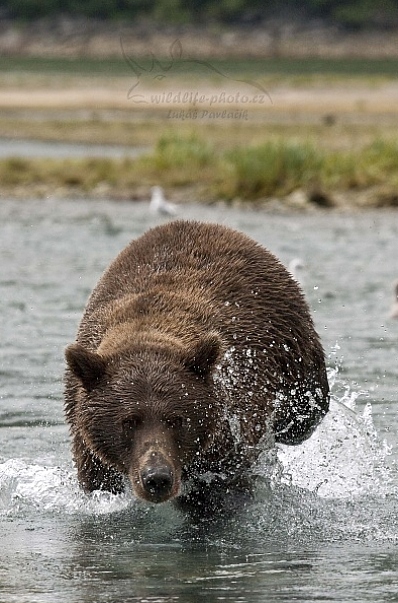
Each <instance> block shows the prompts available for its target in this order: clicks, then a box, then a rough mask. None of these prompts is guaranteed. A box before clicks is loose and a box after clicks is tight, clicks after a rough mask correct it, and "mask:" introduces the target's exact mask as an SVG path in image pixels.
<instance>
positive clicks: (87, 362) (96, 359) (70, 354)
mask: <svg viewBox="0 0 398 603" xmlns="http://www.w3.org/2000/svg"><path fill="white" fill-rule="evenodd" d="M65 358H66V362H67V363H68V366H69V368H70V370H71V371H72V373H73V374H74V375H75V377H77V378H78V379H80V381H81V382H82V384H83V386H84V387H85V388H86V389H87V390H90V389H92V388H93V387H94V386H95V385H96V384H97V383H98V381H99V380H100V379H101V377H102V376H103V375H104V373H105V370H106V360H104V358H102V357H101V356H100V355H99V354H96V353H95V352H90V350H87V349H86V348H84V347H83V346H82V345H80V344H78V343H74V344H72V345H70V346H68V347H67V348H66V350H65Z"/></svg>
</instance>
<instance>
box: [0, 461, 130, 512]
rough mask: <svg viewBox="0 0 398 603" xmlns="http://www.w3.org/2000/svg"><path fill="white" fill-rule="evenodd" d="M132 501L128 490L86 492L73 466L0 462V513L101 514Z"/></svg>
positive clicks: (121, 507) (116, 509) (119, 509)
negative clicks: (70, 468) (78, 480)
mask: <svg viewBox="0 0 398 603" xmlns="http://www.w3.org/2000/svg"><path fill="white" fill-rule="evenodd" d="M131 502H132V498H131V495H129V494H128V493H126V494H125V495H118V496H116V495H113V494H110V493H107V492H95V493H94V494H93V495H91V496H88V495H86V494H84V492H83V491H82V490H81V489H80V488H79V485H78V482H77V478H76V476H75V472H74V471H73V470H68V469H66V468H61V467H43V466H41V465H35V464H28V463H26V462H24V461H21V460H18V459H11V460H8V461H6V462H4V463H1V464H0V515H18V514H19V513H24V512H25V511H27V510H29V509H30V510H32V509H35V510H38V511H44V512H47V511H52V512H60V513H67V514H76V513H81V514H89V515H101V514H104V513H113V512H116V511H121V510H123V509H125V508H126V507H127V506H128V505H129V504H131Z"/></svg>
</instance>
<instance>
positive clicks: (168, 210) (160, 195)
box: [149, 186, 177, 216]
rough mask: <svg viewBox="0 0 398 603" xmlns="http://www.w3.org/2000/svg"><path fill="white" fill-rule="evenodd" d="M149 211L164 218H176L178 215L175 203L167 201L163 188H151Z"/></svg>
mask: <svg viewBox="0 0 398 603" xmlns="http://www.w3.org/2000/svg"><path fill="white" fill-rule="evenodd" d="M149 209H150V210H151V212H153V213H154V214H161V215H163V216H175V215H176V213H177V208H176V206H175V205H174V203H170V201H167V200H166V198H165V196H164V192H163V189H162V187H161V186H153V187H152V188H151V201H150V203H149Z"/></svg>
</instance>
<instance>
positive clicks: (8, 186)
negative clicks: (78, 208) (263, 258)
mask: <svg viewBox="0 0 398 603" xmlns="http://www.w3.org/2000/svg"><path fill="white" fill-rule="evenodd" d="M198 174H200V183H198ZM155 182H156V183H157V184H160V185H162V186H164V187H166V188H168V187H170V188H175V187H194V188H196V190H197V191H199V192H200V195H201V197H202V198H203V199H204V198H207V199H208V200H215V199H225V200H233V199H240V200H243V201H255V200H257V199H263V200H265V199H267V198H270V197H283V196H286V195H289V194H290V193H292V192H294V191H297V190H301V191H305V192H306V193H308V195H309V198H312V199H313V200H314V202H316V203H318V204H319V205H326V206H328V205H329V201H328V200H329V199H330V198H333V195H334V193H336V192H345V193H346V192H347V191H362V190H365V189H366V188H369V187H376V186H382V188H383V194H386V193H387V195H390V196H389V199H390V204H391V205H397V204H398V196H397V193H396V191H397V189H398V143H397V141H395V140H394V141H390V140H383V139H375V140H374V141H373V142H372V143H371V144H367V145H365V146H364V147H363V148H362V149H360V150H357V151H355V152H354V151H353V150H332V149H319V148H318V147H317V146H316V145H314V144H313V143H311V142H295V141H291V140H290V141H289V140H285V139H274V140H267V141H266V142H264V143H262V144H259V145H256V146H236V147H235V148H234V149H233V150H225V149H217V148H216V147H213V146H211V145H209V143H208V142H206V141H205V140H203V139H202V138H200V137H199V136H197V135H196V134H190V135H186V136H177V135H163V136H161V137H160V139H159V141H158V143H157V145H156V147H155V149H154V151H153V152H151V153H149V154H147V155H143V156H141V157H138V158H136V159H133V158H127V157H126V158H122V159H108V158H107V159H103V158H84V159H63V160H62V159H28V158H8V159H4V160H0V184H1V186H2V189H3V191H7V190H8V191H10V190H12V189H15V188H18V187H20V188H21V187H24V188H25V189H26V187H28V188H30V192H31V194H37V192H38V191H39V192H40V191H41V192H42V194H48V190H49V189H50V190H51V191H52V192H53V193H54V190H56V189H61V190H63V189H68V190H73V191H74V192H75V193H76V191H80V192H82V193H87V194H92V193H94V194H95V193H96V192H98V190H101V191H102V192H104V193H105V194H106V195H107V196H113V197H117V196H121V197H126V196H128V195H130V196H132V195H133V193H134V189H135V188H136V187H140V188H141V190H142V188H143V187H144V188H145V189H149V187H150V186H151V185H153V183H155ZM40 187H41V188H40ZM311 191H312V192H311ZM314 191H322V193H321V194H320V193H319V192H316V193H314ZM316 199H318V201H316ZM325 199H326V203H325Z"/></svg>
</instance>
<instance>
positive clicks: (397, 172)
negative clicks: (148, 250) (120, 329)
mask: <svg viewBox="0 0 398 603" xmlns="http://www.w3.org/2000/svg"><path fill="white" fill-rule="evenodd" d="M0 19H1V21H0V195H2V196H3V197H4V196H5V197H9V196H11V197H21V198H26V197H32V196H34V197H49V196H51V197H65V196H66V197H69V196H72V197H82V196H86V197H87V196H89V197H96V198H108V199H109V198H110V199H124V200H130V199H131V200H137V199H140V200H141V199H146V198H148V197H149V196H150V189H151V187H152V186H153V185H161V186H162V187H164V189H165V191H166V195H167V196H168V197H170V198H171V199H172V200H173V201H174V202H177V203H183V202H184V201H185V200H186V199H189V200H191V201H192V200H194V201H202V202H203V201H204V202H214V201H219V200H222V201H224V202H226V203H234V204H247V203H250V204H253V203H254V204H255V205H256V206H257V205H261V206H266V207H272V208H275V207H276V208H279V207H280V206H282V207H288V208H294V209H303V208H309V207H310V208H313V207H321V208H330V207H343V208H346V207H349V208H352V207H398V169H397V168H398V143H397V139H396V131H397V125H398V80H397V77H398V1H397V0H383V1H381V2H378V3H374V2H370V1H369V0H349V1H348V2H347V1H345V2H342V1H341V0H305V1H302V2H300V3H298V2H294V1H293V0H290V1H288V2H284V3H280V2H276V0H273V1H269V2H267V3H263V2H259V1H258V0H222V1H220V2H217V3H215V2H210V1H209V0H202V1H195V2H192V1H189V0H151V1H146V2H143V1H142V0H101V1H98V0H96V1H95V2H94V1H87V2H76V0H63V1H62V2H61V1H60V0H45V1H44V0H2V1H1V2H0Z"/></svg>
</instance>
